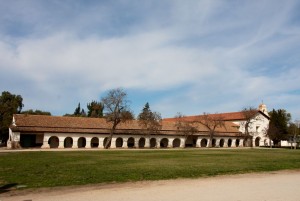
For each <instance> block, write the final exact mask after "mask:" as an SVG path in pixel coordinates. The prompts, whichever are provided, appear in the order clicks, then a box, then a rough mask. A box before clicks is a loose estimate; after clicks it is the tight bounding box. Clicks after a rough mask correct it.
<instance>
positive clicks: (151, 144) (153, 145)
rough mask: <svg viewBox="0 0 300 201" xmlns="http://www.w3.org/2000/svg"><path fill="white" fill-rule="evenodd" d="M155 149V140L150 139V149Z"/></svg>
mask: <svg viewBox="0 0 300 201" xmlns="http://www.w3.org/2000/svg"><path fill="white" fill-rule="evenodd" d="M155 147H156V139H155V138H151V139H150V148H155Z"/></svg>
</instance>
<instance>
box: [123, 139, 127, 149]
mask: <svg viewBox="0 0 300 201" xmlns="http://www.w3.org/2000/svg"><path fill="white" fill-rule="evenodd" d="M127 141H128V138H123V145H122V148H126V149H128V145H127Z"/></svg>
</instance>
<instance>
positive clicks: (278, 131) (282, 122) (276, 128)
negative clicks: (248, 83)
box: [267, 109, 291, 145]
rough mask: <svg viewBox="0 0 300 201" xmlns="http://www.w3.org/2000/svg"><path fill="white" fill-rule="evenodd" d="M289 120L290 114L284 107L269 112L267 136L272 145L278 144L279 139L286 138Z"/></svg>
mask: <svg viewBox="0 0 300 201" xmlns="http://www.w3.org/2000/svg"><path fill="white" fill-rule="evenodd" d="M290 120H291V114H290V113H287V111H286V110H284V109H279V110H275V109H273V110H272V112H270V123H269V129H268V130H267V136H268V137H269V138H270V139H271V140H272V141H273V143H274V145H278V144H279V142H280V141H281V140H287V139H288V126H287V125H288V123H289V122H290Z"/></svg>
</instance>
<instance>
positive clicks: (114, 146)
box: [110, 137, 117, 149]
mask: <svg viewBox="0 0 300 201" xmlns="http://www.w3.org/2000/svg"><path fill="white" fill-rule="evenodd" d="M116 140H117V138H116V137H112V139H111V142H110V148H111V149H115V148H116Z"/></svg>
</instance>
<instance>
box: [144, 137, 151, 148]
mask: <svg viewBox="0 0 300 201" xmlns="http://www.w3.org/2000/svg"><path fill="white" fill-rule="evenodd" d="M145 148H150V138H149V137H146V138H145Z"/></svg>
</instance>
